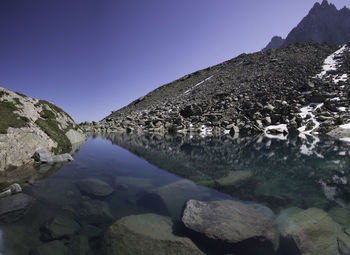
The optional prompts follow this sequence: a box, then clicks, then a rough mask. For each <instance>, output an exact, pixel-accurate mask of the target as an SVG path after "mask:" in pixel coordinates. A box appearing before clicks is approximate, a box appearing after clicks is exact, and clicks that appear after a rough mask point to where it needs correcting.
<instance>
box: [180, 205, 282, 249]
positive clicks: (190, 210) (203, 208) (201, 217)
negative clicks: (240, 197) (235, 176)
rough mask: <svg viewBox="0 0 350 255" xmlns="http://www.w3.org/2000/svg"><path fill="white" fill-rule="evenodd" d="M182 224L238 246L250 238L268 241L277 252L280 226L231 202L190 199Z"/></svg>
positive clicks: (212, 238) (251, 209) (244, 206)
mask: <svg viewBox="0 0 350 255" xmlns="http://www.w3.org/2000/svg"><path fill="white" fill-rule="evenodd" d="M182 222H183V223H184V224H185V226H186V227H187V228H189V229H191V230H193V231H196V232H198V233H201V234H203V235H205V236H206V237H207V238H209V239H211V240H216V241H223V242H225V243H227V244H235V243H239V242H242V241H245V240H248V239H253V240H256V241H257V242H259V243H261V242H264V243H265V242H268V243H270V244H272V246H273V248H274V249H275V250H277V248H278V245H279V233H278V228H277V224H276V223H275V221H274V220H272V219H269V218H267V217H265V216H263V215H262V214H260V213H258V212H257V211H256V210H254V209H253V208H252V207H250V206H248V205H246V204H243V203H241V202H237V201H232V200H222V201H211V202H201V201H197V200H189V201H188V202H187V203H186V207H185V210H184V213H183V216H182Z"/></svg>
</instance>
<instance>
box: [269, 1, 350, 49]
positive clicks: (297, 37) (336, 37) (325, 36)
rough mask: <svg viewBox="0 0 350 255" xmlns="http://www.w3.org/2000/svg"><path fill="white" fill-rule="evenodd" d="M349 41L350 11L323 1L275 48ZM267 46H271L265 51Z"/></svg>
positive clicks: (335, 43)
mask: <svg viewBox="0 0 350 255" xmlns="http://www.w3.org/2000/svg"><path fill="white" fill-rule="evenodd" d="M349 41H350V10H349V9H348V8H346V7H344V8H343V9H341V10H338V9H337V8H336V7H335V5H334V4H332V3H329V2H328V1H327V0H323V1H322V3H320V2H316V3H315V4H314V6H313V7H312V9H311V10H310V11H309V13H308V14H307V15H306V16H305V17H304V18H303V19H302V20H301V22H300V23H299V24H298V25H297V26H296V27H295V28H294V29H293V30H292V31H291V32H290V33H289V34H288V36H287V37H286V39H285V40H284V41H283V43H282V44H281V45H280V46H279V47H277V48H280V47H284V46H287V45H289V44H295V43H305V42H315V43H324V42H325V43H329V44H333V45H339V44H344V43H347V42H349ZM280 42H281V40H280ZM275 45H276V44H275ZM268 46H271V42H270V43H269V44H268V45H267V47H266V48H265V49H267V48H268ZM270 48H273V47H270ZM265 49H264V50H265Z"/></svg>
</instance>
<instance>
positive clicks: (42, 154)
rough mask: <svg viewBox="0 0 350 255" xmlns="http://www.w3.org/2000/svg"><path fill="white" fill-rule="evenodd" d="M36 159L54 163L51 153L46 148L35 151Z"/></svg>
mask: <svg viewBox="0 0 350 255" xmlns="http://www.w3.org/2000/svg"><path fill="white" fill-rule="evenodd" d="M34 160H36V161H39V162H41V163H52V156H51V153H49V152H48V151H45V150H37V151H36V152H35V153H34Z"/></svg>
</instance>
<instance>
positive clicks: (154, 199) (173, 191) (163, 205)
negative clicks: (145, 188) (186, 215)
mask: <svg viewBox="0 0 350 255" xmlns="http://www.w3.org/2000/svg"><path fill="white" fill-rule="evenodd" d="M202 195H203V194H200V192H199V189H198V187H197V185H196V184H194V183H193V182H191V181H188V180H180V181H176V182H173V183H170V184H167V185H164V186H161V187H159V188H155V189H153V190H151V191H149V192H147V193H145V194H144V195H143V196H141V198H140V199H139V204H140V205H143V206H146V207H153V208H155V209H157V210H158V211H159V212H161V213H165V214H169V215H171V216H172V217H173V218H175V219H177V218H178V219H180V218H181V213H182V210H183V206H184V204H185V203H186V201H187V200H189V199H193V198H198V199H199V198H200V197H201V196H202Z"/></svg>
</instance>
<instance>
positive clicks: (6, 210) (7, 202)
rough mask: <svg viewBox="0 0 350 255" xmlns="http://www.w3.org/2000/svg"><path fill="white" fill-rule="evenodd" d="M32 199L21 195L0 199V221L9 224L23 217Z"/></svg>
mask: <svg viewBox="0 0 350 255" xmlns="http://www.w3.org/2000/svg"><path fill="white" fill-rule="evenodd" d="M33 201H34V199H33V198H32V197H31V196H28V195H26V194H23V193H19V194H16V195H14V196H10V197H6V198H2V199H0V221H4V222H11V221H16V220H18V219H19V218H20V217H21V216H23V215H24V214H25V213H26V212H27V210H28V209H29V208H30V206H31V205H32V203H33Z"/></svg>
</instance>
